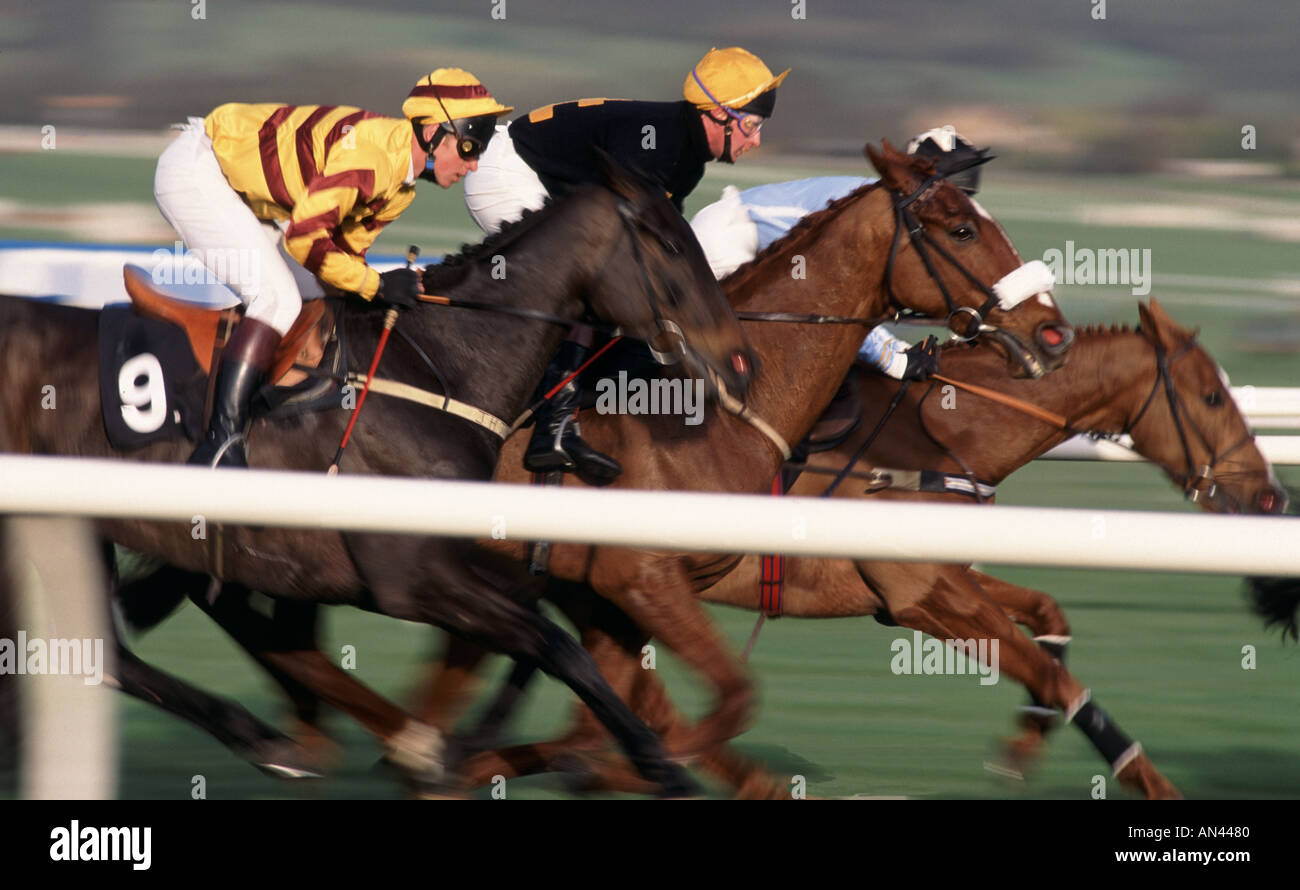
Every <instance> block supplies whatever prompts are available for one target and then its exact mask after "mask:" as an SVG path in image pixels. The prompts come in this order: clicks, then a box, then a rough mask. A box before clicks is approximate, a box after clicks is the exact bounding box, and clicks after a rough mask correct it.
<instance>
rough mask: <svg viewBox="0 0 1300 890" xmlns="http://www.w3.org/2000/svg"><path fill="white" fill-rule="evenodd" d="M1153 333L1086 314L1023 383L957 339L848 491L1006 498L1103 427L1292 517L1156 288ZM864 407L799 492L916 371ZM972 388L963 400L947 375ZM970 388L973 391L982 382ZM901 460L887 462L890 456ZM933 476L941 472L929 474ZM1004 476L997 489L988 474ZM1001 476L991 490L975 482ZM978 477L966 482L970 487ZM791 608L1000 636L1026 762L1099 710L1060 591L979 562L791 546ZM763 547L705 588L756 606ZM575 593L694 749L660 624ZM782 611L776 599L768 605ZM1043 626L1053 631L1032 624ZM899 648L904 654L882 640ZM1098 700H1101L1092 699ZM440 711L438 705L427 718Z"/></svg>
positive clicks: (726, 600) (1138, 778)
mask: <svg viewBox="0 0 1300 890" xmlns="http://www.w3.org/2000/svg"><path fill="white" fill-rule="evenodd" d="M1139 312H1140V314H1141V319H1142V324H1141V328H1140V330H1138V331H1129V330H1127V329H1121V328H1112V329H1110V330H1106V329H1081V330H1080V331H1079V335H1078V337H1077V339H1076V341H1075V344H1074V346H1073V347H1072V349H1071V353H1070V363H1069V365H1068V367H1067V368H1066V369H1064V370H1062V371H1060V372H1057V373H1054V374H1052V375H1050V376H1049V377H1046V378H1044V379H1042V380H1039V381H1037V382H1033V383H1029V384H1026V383H1025V382H1023V381H1019V380H1010V379H1007V378H1006V377H1005V375H1004V374H1002V373H1001V369H1000V367H999V364H1000V358H999V357H998V356H996V355H993V354H990V353H991V350H989V349H988V348H986V347H983V346H976V347H961V346H956V347H948V348H945V349H944V350H943V353H942V356H943V357H942V363H941V367H942V369H943V375H942V379H940V380H934V381H931V383H930V384H929V385H928V386H924V387H920V386H918V385H916V384H911V385H910V386H909V388H908V390H907V391H906V392H905V393H904V394H903V397H902V399H901V401H899V403H898V406H897V409H896V410H895V411H893V413H892V416H891V417H890V419H889V420H888V422H887V423H886V425H885V426H884V427H883V428H882V429H881V431H880V433H879V435H878V437H876V438H875V439H874V440H873V441H871V443H870V447H869V448H868V449H867V451H866V453H865V456H864V457H863V459H862V460H861V461H859V462H858V463H857V464H855V465H854V466H853V469H852V470H850V472H849V475H847V476H846V477H845V478H844V481H843V483H842V484H841V485H840V486H839V487H838V488H837V489H836V490H835V492H834V495H835V496H838V497H855V498H863V499H871V500H909V501H910V500H923V501H933V502H945V501H947V502H953V501H955V502H969V501H970V500H972V499H979V500H985V499H989V500H991V498H992V489H994V488H995V487H996V485H997V484H999V483H1001V481H1002V480H1003V479H1005V478H1006V476H1008V475H1009V474H1010V473H1011V472H1013V471H1014V470H1016V469H1018V468H1019V467H1021V466H1023V465H1024V464H1025V463H1027V462H1029V461H1030V460H1032V459H1034V458H1035V457H1037V456H1039V455H1041V454H1043V453H1044V452H1046V451H1048V450H1049V449H1050V448H1052V447H1054V446H1056V445H1057V444H1059V443H1060V442H1062V441H1064V440H1065V439H1066V438H1068V437H1070V436H1072V435H1075V434H1079V433H1090V434H1097V435H1106V436H1118V435H1123V434H1127V435H1130V436H1131V437H1132V441H1133V448H1134V449H1135V450H1136V451H1137V452H1138V453H1140V454H1142V455H1143V456H1144V457H1146V458H1148V459H1149V460H1152V461H1153V462H1155V463H1157V464H1158V465H1159V466H1160V467H1161V468H1162V469H1163V470H1164V472H1165V473H1166V475H1168V476H1169V478H1170V479H1171V480H1172V481H1173V482H1174V484H1175V485H1177V486H1178V487H1179V488H1180V489H1182V491H1183V492H1184V493H1185V494H1186V495H1187V496H1188V497H1189V498H1190V499H1192V500H1193V501H1195V502H1197V503H1199V504H1200V505H1201V506H1202V507H1203V508H1205V509H1207V510H1213V511H1216V512H1223V513H1264V514H1275V513H1279V512H1281V511H1282V510H1283V509H1285V505H1286V495H1285V493H1284V492H1283V491H1282V490H1281V489H1280V488H1279V487H1278V485H1277V482H1276V480H1275V478H1274V476H1273V474H1272V471H1271V468H1270V467H1269V465H1268V463H1267V461H1266V460H1265V459H1264V457H1263V456H1262V455H1261V454H1260V452H1259V450H1258V449H1257V448H1256V446H1255V444H1254V441H1253V436H1252V435H1251V433H1250V431H1249V429H1248V428H1247V426H1246V423H1245V421H1244V419H1243V418H1242V417H1241V414H1240V412H1239V411H1238V410H1237V409H1236V406H1235V404H1234V403H1233V401H1232V397H1231V395H1230V394H1229V392H1228V389H1227V387H1226V385H1225V382H1224V378H1223V376H1222V374H1221V372H1220V370H1219V368H1218V366H1217V365H1216V364H1215V363H1214V361H1213V360H1212V359H1211V358H1210V357H1209V356H1208V355H1207V354H1206V353H1205V351H1204V350H1203V349H1201V348H1200V347H1199V346H1198V345H1197V343H1196V337H1195V335H1194V334H1191V333H1188V332H1187V331H1185V330H1183V329H1181V328H1180V327H1179V326H1178V325H1177V324H1175V323H1174V322H1173V320H1172V319H1170V318H1169V316H1168V315H1167V314H1166V313H1165V312H1164V311H1163V309H1162V308H1161V307H1160V305H1159V304H1158V303H1157V302H1156V301H1155V300H1152V301H1151V305H1150V307H1149V308H1148V307H1146V306H1141V305H1140V306H1139ZM853 376H854V378H855V379H854V380H853V382H854V383H855V384H856V388H857V389H858V390H859V391H860V400H861V405H862V409H863V410H862V418H861V420H862V422H861V424H860V425H859V426H857V427H856V429H855V430H854V431H853V433H852V434H851V435H849V436H848V437H847V438H845V439H844V441H843V442H842V443H841V444H839V445H838V446H837V447H835V448H833V449H830V450H826V451H822V452H818V453H815V454H813V455H811V456H810V457H809V458H808V460H807V463H806V466H805V468H804V472H803V474H802V475H801V476H800V477H799V479H798V481H797V482H796V484H795V485H794V487H793V488H792V489H791V491H790V494H792V495H803V496H808V497H816V496H819V495H822V494H823V493H824V492H825V491H826V489H827V488H828V487H829V486H830V484H831V483H832V480H833V479H835V478H838V477H839V475H840V473H841V472H842V471H843V470H844V469H845V468H846V466H847V465H848V464H849V463H850V462H851V460H852V458H853V457H854V455H857V454H858V453H859V449H860V448H861V447H862V446H863V444H864V443H865V442H867V440H868V438H869V436H870V435H871V433H872V431H874V430H875V429H876V425H877V423H878V421H879V419H880V417H881V415H882V413H883V412H884V408H883V407H882V406H886V405H889V404H891V401H892V399H893V397H894V396H895V395H897V394H898V391H899V389H900V388H901V386H902V385H901V384H900V383H899V382H898V381H895V380H891V379H889V378H887V377H885V376H883V375H881V374H879V373H877V372H875V371H873V370H869V369H865V368H862V367H859V368H858V369H856V370H855V372H854V375H853ZM941 386H942V387H948V386H955V387H956V390H955V392H953V391H952V390H950V391H949V392H948V393H947V395H948V397H950V398H952V399H953V402H952V403H947V402H946V400H945V398H944V396H943V395H940V394H938V391H939V388H940V387H941ZM968 387H969V388H968ZM885 468H887V469H885ZM920 471H926V472H927V473H928V474H930V475H929V476H928V479H927V483H926V485H925V487H928V488H930V489H931V490H930V491H924V490H922V491H917V490H911V489H913V488H914V487H916V486H917V484H918V483H919V482H920V479H918V478H912V477H913V476H914V475H915V474H916V473H918V472H920ZM985 486H987V488H984V487H985ZM977 491H988V492H989V493H988V494H986V495H973V494H972V493H973V492H977ZM963 492H964V493H963ZM784 569H785V586H784V591H783V595H782V596H781V599H780V614H784V615H787V616H792V617H801V618H835V617H856V616H865V615H874V616H877V618H878V620H881V621H882V623H886V624H889V625H890V626H893V625H895V624H896V625H898V626H902V627H907V628H911V629H914V630H920V631H922V632H924V633H927V634H930V635H932V636H933V637H935V638H937V639H941V640H965V639H996V640H998V641H999V648H998V653H999V665H998V667H999V670H1000V671H1001V672H1003V673H1006V674H1007V675H1008V676H1010V677H1012V678H1014V679H1015V680H1017V681H1018V682H1020V683H1021V684H1023V685H1025V686H1026V687H1027V688H1028V689H1029V691H1030V692H1031V694H1032V696H1033V698H1034V702H1035V706H1034V707H1031V708H1029V709H1027V712H1026V714H1025V715H1024V718H1023V734H1022V736H1021V737H1020V738H1017V739H1014V740H1011V741H1010V742H1009V744H1008V750H1007V754H1008V756H1009V757H1010V759H1011V763H1012V765H1013V767H1014V768H1016V769H1017V770H1018V771H1023V769H1024V767H1025V765H1026V763H1027V761H1028V760H1029V758H1030V757H1031V755H1032V754H1033V753H1034V752H1035V751H1036V750H1037V749H1038V748H1039V747H1040V746H1041V744H1042V739H1043V734H1044V732H1045V731H1046V730H1047V728H1048V727H1049V726H1050V725H1051V724H1050V722H1049V721H1048V720H1047V719H1046V718H1047V716H1048V714H1049V713H1050V714H1055V713H1056V711H1057V710H1058V709H1059V710H1060V711H1063V712H1065V713H1066V714H1071V713H1072V712H1073V713H1074V714H1075V715H1077V714H1079V713H1083V709H1082V708H1081V707H1080V706H1081V705H1082V704H1083V703H1084V702H1088V703H1089V704H1092V702H1091V700H1090V699H1089V698H1088V692H1087V690H1085V688H1084V687H1083V686H1082V685H1081V684H1080V683H1079V681H1078V680H1077V679H1076V678H1075V677H1074V676H1073V675H1072V674H1071V673H1070V672H1069V671H1068V670H1066V668H1065V666H1064V663H1063V661H1062V659H1063V657H1064V649H1065V644H1066V642H1067V641H1068V640H1069V637H1070V628H1069V624H1068V622H1067V621H1066V618H1065V614H1064V612H1063V611H1062V610H1061V608H1060V606H1059V605H1058V604H1057V603H1056V602H1055V601H1054V600H1053V599H1052V598H1051V597H1050V596H1048V595H1047V594H1045V593H1042V592H1039V591H1033V590H1029V589H1027V588H1023V587H1019V586H1017V585H1014V584H1011V583H1009V582H1006V581H1003V580H1001V579H998V578H994V577H992V576H989V575H987V574H984V573H982V572H978V571H975V570H974V569H972V568H971V567H970V566H961V565H946V564H937V563H936V564H927V563H901V562H886V561H880V560H875V561H871V560H864V561H860V562H856V563H855V562H852V561H848V560H828V559H811V558H803V557H790V558H787V559H786V560H785V565H784ZM763 580H764V571H763V566H762V558H760V557H757V556H747V557H745V558H744V559H743V560H742V562H741V563H740V565H739V566H738V567H737V568H736V569H735V570H734V571H732V572H731V573H730V574H728V575H727V576H726V577H725V578H723V579H722V580H720V581H719V582H718V583H717V584H714V585H713V586H711V587H709V588H707V589H705V590H703V591H702V592H701V593H700V598H701V599H704V600H706V601H708V602H714V603H721V604H724V605H729V606H735V607H738V608H745V609H756V608H760V605H761V601H760V590H761V589H762V588H761V585H762V582H763ZM566 593H567V594H568V595H567V596H564V597H561V598H560V599H559V600H558V602H559V603H560V604H561V606H562V607H563V608H564V610H565V611H566V613H568V614H569V615H570V617H571V618H573V620H574V621H575V622H577V623H578V625H579V627H583V628H584V633H583V643H584V645H586V646H587V647H588V648H589V649H590V650H591V651H592V652H593V654H594V655H595V657H596V660H597V663H598V664H600V665H601V669H602V670H603V671H605V673H606V676H607V677H609V678H610V680H611V683H613V685H615V687H616V688H619V689H631V690H633V691H632V701H633V702H634V706H635V707H636V709H637V711H638V713H640V714H642V716H643V717H645V718H646V719H647V721H648V722H650V723H651V725H652V726H655V727H656V728H657V729H659V730H660V731H661V733H663V737H664V739H665V741H666V742H667V743H668V744H669V745H670V747H672V748H674V749H676V748H677V747H678V744H677V740H678V739H679V738H680V737H681V735H682V734H683V725H684V724H683V723H682V720H681V718H680V717H679V716H678V715H677V714H676V712H675V711H674V709H673V708H672V705H671V703H670V702H669V701H668V699H667V697H666V695H665V694H664V691H663V689H662V686H661V684H660V683H659V682H658V680H657V678H656V677H655V676H654V674H655V672H654V671H646V670H642V669H641V666H640V663H639V662H640V660H641V651H642V650H641V647H642V646H643V645H644V643H645V642H646V639H647V637H646V636H645V634H643V633H642V632H640V630H638V629H637V628H636V627H635V626H634V625H633V624H632V623H631V622H629V621H628V620H627V619H626V617H625V616H620V615H617V614H615V613H613V611H612V610H610V609H608V608H601V607H600V606H599V605H598V604H597V603H596V602H595V601H594V598H593V597H591V596H590V595H588V596H587V597H586V598H585V599H586V600H587V601H586V602H583V601H582V598H581V597H575V596H574V595H573V594H574V592H573V591H567V592H566ZM768 608H769V610H770V609H771V608H772V606H771V604H770V598H769V604H768ZM1014 622H1020V623H1023V624H1025V625H1027V626H1028V627H1029V628H1030V629H1031V631H1032V633H1033V634H1034V635H1035V637H1037V638H1038V642H1039V643H1040V645H1039V646H1035V645H1034V641H1031V640H1030V639H1029V638H1028V637H1026V636H1025V635H1024V634H1022V633H1020V632H1019V631H1018V630H1017V629H1016V627H1015V625H1014ZM882 657H888V656H885V655H882ZM1085 707H1086V706H1085ZM1087 713H1088V715H1089V716H1088V718H1087V719H1079V718H1077V717H1076V721H1075V722H1076V723H1077V724H1078V725H1079V726H1080V729H1082V730H1083V731H1084V733H1085V734H1086V735H1087V736H1088V738H1089V740H1090V741H1092V742H1093V744H1094V745H1096V746H1097V747H1098V749H1099V750H1100V751H1101V753H1102V754H1103V756H1106V757H1107V759H1108V760H1109V761H1110V762H1111V765H1112V767H1113V768H1114V769H1115V771H1116V773H1117V775H1118V777H1119V779H1120V781H1121V783H1122V784H1124V785H1125V786H1127V787H1128V788H1130V789H1132V790H1136V791H1138V792H1140V793H1142V794H1144V795H1145V796H1147V797H1149V798H1155V797H1167V796H1175V795H1176V793H1177V792H1176V790H1175V789H1174V787H1173V786H1172V785H1171V784H1169V783H1168V782H1167V781H1166V780H1165V779H1164V777H1163V776H1161V775H1160V773H1159V772H1157V771H1156V769H1155V767H1154V766H1153V765H1152V764H1151V763H1150V760H1149V759H1148V758H1147V756H1146V755H1145V754H1144V753H1141V752H1140V748H1138V747H1137V746H1135V745H1134V744H1133V743H1132V742H1131V741H1130V740H1129V739H1128V738H1127V737H1126V736H1124V735H1123V734H1122V732H1120V730H1119V729H1118V727H1117V726H1116V725H1115V724H1114V722H1113V721H1110V720H1109V719H1108V718H1106V717H1104V715H1103V717H1101V718H1100V719H1098V718H1097V717H1096V716H1095V715H1096V714H1098V713H1101V712H1099V711H1098V710H1097V709H1096V706H1095V704H1093V705H1092V709H1091V710H1089V711H1088V712H1087ZM427 716H428V715H426V719H427ZM599 735H600V732H599V727H598V726H595V725H594V724H592V723H591V721H590V719H589V718H588V717H586V716H580V717H579V719H578V723H577V725H576V726H575V728H574V729H573V730H572V731H571V732H569V733H568V734H566V735H565V737H564V738H563V739H561V740H559V741H556V742H548V743H542V744H535V745H521V746H517V747H514V748H511V749H508V750H505V751H501V752H492V753H487V754H483V755H480V756H478V757H476V758H474V759H472V760H471V761H470V762H469V763H467V764H466V766H465V767H464V771H463V773H462V775H463V778H464V780H465V781H466V783H467V784H469V785H470V786H472V785H474V784H481V783H482V781H483V776H484V775H489V776H490V775H494V774H501V775H505V776H507V777H508V776H510V775H515V774H520V773H525V772H532V771H540V770H544V769H547V768H548V765H549V764H551V763H553V762H555V761H556V759H557V758H560V757H564V758H566V759H567V766H568V767H569V768H570V769H572V768H573V767H574V763H575V762H574V758H573V753H574V752H575V751H577V750H582V749H588V750H590V749H592V748H593V747H597V748H598V747H599V746H600V744H601V740H600V738H599ZM700 764H701V765H702V766H705V767H707V768H709V769H710V770H711V771H714V772H716V773H718V774H719V775H721V776H723V777H724V778H726V779H727V780H728V781H729V782H731V783H732V784H733V785H734V787H736V788H737V789H739V790H740V791H741V793H742V794H745V795H753V796H773V797H787V798H788V797H789V794H790V790H789V785H788V783H786V782H781V781H777V780H774V779H771V778H769V777H768V776H767V775H766V773H765V772H764V771H763V770H762V769H761V767H759V766H758V765H757V764H755V763H753V762H752V761H749V760H748V759H747V758H745V757H743V756H742V755H739V754H737V753H736V752H734V751H730V750H727V749H718V750H715V751H712V752H707V753H706V754H705V755H704V756H703V757H702V758H701V760H700ZM581 771H582V772H584V773H586V774H587V781H588V782H589V783H590V784H592V785H596V786H599V787H605V788H613V789H620V790H633V791H636V790H643V789H642V787H641V784H640V783H638V782H635V781H632V778H633V777H630V776H628V775H627V771H626V769H625V768H622V767H620V766H619V765H617V764H613V763H609V762H602V761H601V760H599V759H598V760H595V761H592V762H590V763H585V764H582V765H581Z"/></svg>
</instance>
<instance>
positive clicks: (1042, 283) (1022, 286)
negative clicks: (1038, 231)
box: [885, 173, 1053, 340]
mask: <svg viewBox="0 0 1300 890" xmlns="http://www.w3.org/2000/svg"><path fill="white" fill-rule="evenodd" d="M943 178H944V176H943V174H940V173H936V174H934V175H933V176H931V177H930V178H929V179H927V180H925V182H923V183H921V186H920V187H919V188H918V189H917V190H916V191H914V192H912V193H911V194H910V195H901V194H897V193H891V194H892V195H893V202H894V240H893V243H892V244H891V245H890V247H889V260H888V262H887V263H886V265H885V293H886V295H887V296H888V297H889V302H890V304H891V305H893V306H894V307H895V308H896V309H897V310H898V311H899V314H900V315H902V316H906V317H910V318H924V317H925V316H921V315H919V314H918V313H914V312H912V311H911V310H909V309H907V308H906V307H905V306H903V304H902V303H901V302H900V301H899V300H898V298H897V297H896V296H895V295H894V261H895V259H896V258H897V257H898V252H899V248H900V247H901V246H902V243H903V233H904V232H906V233H907V237H908V239H909V241H910V242H911V244H912V248H913V249H914V250H915V251H916V253H917V256H919V257H920V258H921V262H922V263H923V264H924V265H925V271H926V272H927V273H928V274H929V276H930V280H932V281H933V282H934V283H935V285H936V286H938V288H939V293H941V294H943V300H944V303H945V305H946V306H947V307H948V317H947V318H946V319H944V321H943V323H944V326H945V327H946V328H947V329H948V330H949V331H951V332H952V333H953V335H954V336H956V337H957V338H958V339H961V340H973V339H975V337H976V336H978V335H979V334H980V333H981V332H991V331H1000V329H999V328H996V327H993V326H991V325H989V324H987V323H986V322H985V319H986V318H987V317H988V315H989V313H990V312H992V311H993V310H994V309H997V308H1001V309H1004V310H1010V309H1014V308H1015V307H1016V306H1018V305H1019V304H1020V303H1023V302H1024V301H1025V300H1027V299H1029V297H1032V296H1034V295H1035V294H1038V293H1042V292H1044V291H1049V290H1051V289H1052V284H1053V281H1052V274H1051V272H1050V270H1048V268H1047V266H1046V265H1045V264H1044V263H1043V262H1042V261H1041V260H1033V261H1030V262H1028V263H1025V264H1023V265H1021V266H1020V267H1018V268H1016V269H1015V270H1013V271H1012V272H1010V273H1008V274H1007V275H1005V276H1003V277H1002V278H1001V279H1000V280H999V281H998V282H997V283H996V284H994V285H993V286H992V287H990V286H989V285H987V284H985V283H984V282H982V281H980V280H979V279H978V278H977V277H975V275H974V274H973V273H972V272H971V271H970V270H969V269H967V268H966V267H965V266H964V265H962V263H961V261H960V260H958V259H957V258H956V257H955V256H953V255H952V254H951V253H950V252H949V251H948V249H947V248H945V247H944V246H943V245H942V244H940V243H939V242H938V240H937V239H935V237H934V236H933V235H931V234H930V233H929V232H928V231H926V229H925V226H923V225H922V224H921V221H920V220H919V219H918V218H917V216H916V213H915V212H913V210H912V204H914V203H915V202H916V201H917V200H919V199H920V198H921V196H922V195H924V194H925V193H926V192H927V191H928V190H929V189H930V187H931V186H933V185H934V184H935V183H937V182H939V181H940V180H942V179H943ZM931 251H934V252H935V253H937V254H938V255H939V256H940V257H942V258H943V259H944V260H945V261H947V263H948V265H950V266H952V267H953V268H954V269H956V270H957V271H958V272H960V273H961V275H962V276H963V277H964V278H965V279H966V280H967V281H969V282H970V283H971V284H972V285H973V286H974V287H975V289H976V290H978V291H979V292H980V293H982V294H984V296H985V298H986V299H985V300H984V304H983V305H982V306H980V307H979V308H978V309H976V308H975V307H973V306H959V305H958V304H957V301H956V300H954V299H953V297H952V294H951V293H949V292H948V287H947V285H945V284H944V282H943V279H942V278H941V277H940V276H939V272H938V270H937V269H936V268H935V261H934V258H933V257H932V256H931ZM961 316H968V318H967V319H966V321H965V323H964V324H963V323H961V322H960V318H961ZM1001 333H1002V334H1004V335H1006V336H1009V337H1012V336H1013V335H1012V334H1010V332H1008V331H1001ZM1013 339H1014V337H1013Z"/></svg>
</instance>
